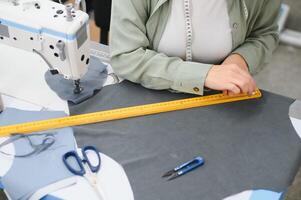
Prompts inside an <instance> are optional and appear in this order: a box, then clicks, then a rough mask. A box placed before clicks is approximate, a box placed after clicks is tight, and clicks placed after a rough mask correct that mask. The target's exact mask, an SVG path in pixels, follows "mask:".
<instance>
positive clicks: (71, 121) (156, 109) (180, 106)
mask: <svg viewBox="0 0 301 200" xmlns="http://www.w3.org/2000/svg"><path fill="white" fill-rule="evenodd" d="M261 96H262V95H261V92H260V90H256V92H255V94H254V95H252V96H248V95H236V96H227V95H224V94H215V95H210V96H203V97H194V98H188V99H180V100H175V101H168V102H160V103H154V104H146V105H140V106H133V107H126V108H119V109H114V110H107V111H100V112H94V113H88V114H81V115H75V116H69V117H63V118H55V119H48V120H43V121H35V122H28V123H23V124H16V125H10V126H3V127H0V137H6V136H9V135H11V134H16V133H18V134H28V133H33V132H39V131H45V130H50V129H57V128H64V127H70V126H79V125H86V124H93V123H99V122H106V121H113V120H119V119H126V118H132V117H139V116H145V115H152V114H158V113H164V112H171V111H176V110H184V109H189V108H197V107H203V106H209V105H216V104H223V103H229V102H235V101H242V100H248V99H255V98H260V97H261Z"/></svg>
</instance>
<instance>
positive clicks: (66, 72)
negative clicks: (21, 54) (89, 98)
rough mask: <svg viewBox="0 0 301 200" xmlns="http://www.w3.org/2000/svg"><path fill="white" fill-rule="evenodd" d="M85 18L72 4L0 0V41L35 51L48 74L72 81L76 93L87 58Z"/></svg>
mask: <svg viewBox="0 0 301 200" xmlns="http://www.w3.org/2000/svg"><path fill="white" fill-rule="evenodd" d="M88 20H89V16H88V15H87V14H86V13H85V12H83V11H80V10H77V9H75V8H73V6H72V4H68V5H66V6H65V5H63V4H59V3H55V2H52V1H48V0H0V44H5V45H9V46H12V47H15V48H18V49H23V50H25V51H30V52H33V53H35V54H37V55H38V56H40V57H41V58H42V59H43V60H44V61H45V62H46V63H47V65H48V67H49V70H50V71H51V73H52V74H58V73H59V74H62V75H63V76H64V77H65V78H66V79H72V80H74V85H75V89H74V93H76V94H77V93H80V92H81V91H82V90H83V88H81V86H80V79H81V77H82V76H83V75H84V74H85V73H86V71H87V67H88V64H89V61H90V60H89V57H90V55H89V53H90V52H89V51H90V49H89V48H90V47H89V42H90V36H89V26H88Z"/></svg>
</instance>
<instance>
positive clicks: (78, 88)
mask: <svg viewBox="0 0 301 200" xmlns="http://www.w3.org/2000/svg"><path fill="white" fill-rule="evenodd" d="M74 86H75V88H74V90H73V93H74V94H80V93H81V92H82V91H83V90H84V88H82V87H81V86H80V79H77V80H74Z"/></svg>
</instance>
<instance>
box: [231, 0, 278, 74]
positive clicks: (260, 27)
mask: <svg viewBox="0 0 301 200" xmlns="http://www.w3.org/2000/svg"><path fill="white" fill-rule="evenodd" d="M280 5H281V0H272V1H271V0H265V2H264V3H263V7H262V8H261V9H260V13H259V15H258V16H257V18H256V21H255V23H254V26H253V27H252V30H251V31H250V34H249V35H248V36H247V38H246V40H245V42H244V43H243V44H242V45H240V46H239V47H238V48H237V49H235V50H234V52H233V53H237V54H240V55H241V56H242V57H243V58H244V59H245V61H246V62H247V64H248V66H249V70H250V72H251V73H256V72H257V71H258V68H259V67H260V66H261V65H263V64H266V63H267V62H268V60H269V59H270V58H271V56H272V53H273V51H274V50H275V48H276V47H277V45H278V41H279V32H278V24H277V19H278V14H279V9H280Z"/></svg>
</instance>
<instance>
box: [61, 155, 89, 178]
mask: <svg viewBox="0 0 301 200" xmlns="http://www.w3.org/2000/svg"><path fill="white" fill-rule="evenodd" d="M71 158H73V159H75V161H76V164H78V167H79V169H78V170H77V169H76V168H75V167H73V166H72V165H71V164H70V163H69V162H68V159H71ZM63 162H64V164H65V166H66V167H67V169H68V170H69V171H70V172H72V173H73V174H75V175H78V176H84V175H85V174H86V170H85V168H84V165H83V163H82V160H81V158H80V157H79V156H78V154H77V152H76V151H70V152H67V153H66V154H64V155H63Z"/></svg>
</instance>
